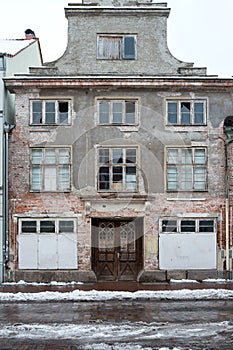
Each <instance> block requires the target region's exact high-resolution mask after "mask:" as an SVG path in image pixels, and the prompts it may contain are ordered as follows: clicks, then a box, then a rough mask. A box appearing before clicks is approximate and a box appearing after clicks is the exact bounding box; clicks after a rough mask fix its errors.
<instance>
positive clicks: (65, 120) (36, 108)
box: [31, 101, 70, 125]
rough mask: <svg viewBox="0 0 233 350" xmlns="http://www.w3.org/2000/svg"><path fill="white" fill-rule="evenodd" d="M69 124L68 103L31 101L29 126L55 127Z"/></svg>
mask: <svg viewBox="0 0 233 350" xmlns="http://www.w3.org/2000/svg"><path fill="white" fill-rule="evenodd" d="M69 123H70V102H69V101H32V102H31V124H33V125H41V124H46V125H57V124H69Z"/></svg>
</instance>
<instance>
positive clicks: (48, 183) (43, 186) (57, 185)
mask: <svg viewBox="0 0 233 350" xmlns="http://www.w3.org/2000/svg"><path fill="white" fill-rule="evenodd" d="M33 151H35V152H36V151H37V152H38V154H41V157H38V161H37V160H35V158H34V160H33ZM51 151H52V152H53V151H54V152H53V154H55V157H53V158H52V159H51V161H46V159H47V160H48V159H49V158H46V152H51ZM62 152H68V155H69V159H67V157H64V159H67V160H65V161H62V160H61V159H62V157H61V158H60V154H62ZM71 163H72V161H71V147H31V149H30V190H31V191H32V192H70V188H71ZM49 169H50V173H49ZM64 169H66V171H67V169H68V178H69V180H68V182H69V184H68V186H63V185H62V184H64V183H65V181H64V182H63V181H62V177H63V176H64V174H63V172H62V170H64ZM51 171H52V172H53V175H51ZM36 176H37V177H38V181H37V184H38V185H37V186H36V185H35V184H36V182H35V179H36ZM65 176H67V174H65ZM66 182H67V181H66Z"/></svg>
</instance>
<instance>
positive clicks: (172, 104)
mask: <svg viewBox="0 0 233 350" xmlns="http://www.w3.org/2000/svg"><path fill="white" fill-rule="evenodd" d="M167 123H168V124H172V125H204V124H205V123H206V102H205V101H197V100H195V101H194V100H191V101H188V100H184V101H167Z"/></svg>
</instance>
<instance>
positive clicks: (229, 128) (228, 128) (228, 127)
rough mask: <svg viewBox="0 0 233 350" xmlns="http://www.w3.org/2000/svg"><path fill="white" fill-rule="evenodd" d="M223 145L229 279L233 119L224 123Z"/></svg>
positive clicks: (228, 269)
mask: <svg viewBox="0 0 233 350" xmlns="http://www.w3.org/2000/svg"><path fill="white" fill-rule="evenodd" d="M223 130H224V133H225V135H226V137H227V138H226V139H225V140H224V145H225V206H226V210H225V222H226V279H230V245H229V162H228V145H229V144H230V143H231V142H232V141H233V117H227V118H226V119H225V122H224V128H223Z"/></svg>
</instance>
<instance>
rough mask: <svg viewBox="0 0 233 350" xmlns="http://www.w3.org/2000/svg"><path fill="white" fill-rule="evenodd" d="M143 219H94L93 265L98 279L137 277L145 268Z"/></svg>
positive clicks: (134, 279) (129, 279)
mask: <svg viewBox="0 0 233 350" xmlns="http://www.w3.org/2000/svg"><path fill="white" fill-rule="evenodd" d="M142 238H143V220H142V219H141V218H139V219H131V220H130V219H128V220H126V219H124V220H114V219H113V220H106V219H93V220H92V269H93V270H94V272H95V273H96V276H97V280H98V281H136V279H137V275H138V273H139V272H140V270H141V269H142V264H143V256H142Z"/></svg>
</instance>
